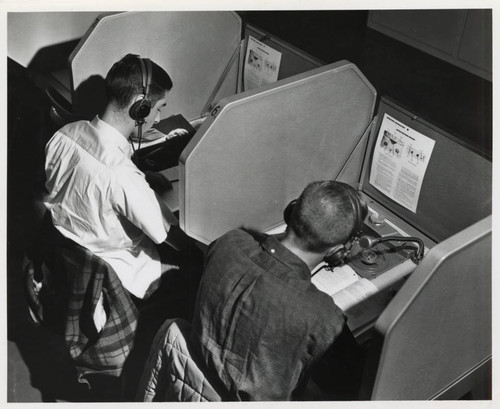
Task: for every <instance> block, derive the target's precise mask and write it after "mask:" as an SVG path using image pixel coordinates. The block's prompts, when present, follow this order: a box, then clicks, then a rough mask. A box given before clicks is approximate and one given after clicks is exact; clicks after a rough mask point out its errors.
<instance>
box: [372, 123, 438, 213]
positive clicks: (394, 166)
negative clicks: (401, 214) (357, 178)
mask: <svg viewBox="0 0 500 409" xmlns="http://www.w3.org/2000/svg"><path fill="white" fill-rule="evenodd" d="M434 144H435V141H434V140H432V139H431V138H429V137H427V136H425V135H423V134H421V133H420V132H417V131H416V130H414V129H412V128H410V127H409V126H407V125H405V124H403V123H401V122H400V121H397V120H396V119H394V118H393V117H391V116H389V115H387V114H384V118H383V120H382V125H381V126H380V130H379V133H378V137H377V142H376V144H375V150H374V152H373V159H372V167H371V173H370V183H371V184H372V185H373V186H375V187H376V188H377V189H378V190H380V191H381V192H382V193H384V194H386V195H387V196H388V197H389V198H391V199H392V200H394V201H395V202H397V203H399V204H400V205H401V206H404V207H406V208H407V209H409V210H411V211H412V212H414V213H416V211H417V205H418V198H419V196H420V189H421V188H422V182H423V179H424V176H425V172H426V170H427V165H428V163H429V160H430V158H431V154H432V150H433V149H434Z"/></svg>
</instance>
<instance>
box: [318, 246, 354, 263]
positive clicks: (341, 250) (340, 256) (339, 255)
mask: <svg viewBox="0 0 500 409" xmlns="http://www.w3.org/2000/svg"><path fill="white" fill-rule="evenodd" d="M347 254H348V249H347V248H346V246H345V245H343V244H338V245H336V246H335V247H334V248H333V249H331V250H330V251H329V252H328V254H327V255H326V256H325V257H324V258H323V261H324V262H325V263H326V264H328V267H329V268H333V267H338V266H340V265H342V264H344V260H345V258H346V256H347Z"/></svg>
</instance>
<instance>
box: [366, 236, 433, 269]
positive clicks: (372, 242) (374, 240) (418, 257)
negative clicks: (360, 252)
mask: <svg viewBox="0 0 500 409" xmlns="http://www.w3.org/2000/svg"><path fill="white" fill-rule="evenodd" d="M384 241H404V242H410V243H416V244H417V246H418V248H417V251H416V252H415V255H414V256H413V257H412V258H411V260H412V261H413V262H414V263H415V264H418V263H420V262H421V261H422V259H423V258H424V250H425V245H424V242H423V241H422V240H421V239H419V238H418V237H403V236H385V237H371V236H362V237H360V238H359V240H358V243H359V245H360V246H361V247H362V248H364V249H370V248H372V247H374V246H376V245H377V244H378V243H382V242H384Z"/></svg>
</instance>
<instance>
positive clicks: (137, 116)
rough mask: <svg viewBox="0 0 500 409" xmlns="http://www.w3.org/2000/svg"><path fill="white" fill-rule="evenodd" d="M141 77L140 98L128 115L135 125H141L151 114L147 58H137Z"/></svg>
mask: <svg viewBox="0 0 500 409" xmlns="http://www.w3.org/2000/svg"><path fill="white" fill-rule="evenodd" d="M139 62H140V64H141V76H142V97H141V98H140V99H139V100H137V101H135V102H134V103H133V104H132V106H131V107H130V110H129V115H130V117H131V118H132V119H134V120H135V121H136V122H137V123H139V124H143V123H144V119H145V118H147V116H148V115H149V113H150V112H151V101H150V100H149V98H148V92H149V86H150V85H151V75H152V71H153V69H152V65H151V60H150V59H149V58H139Z"/></svg>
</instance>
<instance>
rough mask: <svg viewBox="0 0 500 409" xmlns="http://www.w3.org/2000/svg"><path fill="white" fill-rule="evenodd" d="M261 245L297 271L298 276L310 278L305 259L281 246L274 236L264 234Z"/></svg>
mask: <svg viewBox="0 0 500 409" xmlns="http://www.w3.org/2000/svg"><path fill="white" fill-rule="evenodd" d="M261 246H262V248H263V249H264V250H266V251H267V252H268V253H269V254H270V255H271V256H273V257H274V258H275V259H277V260H278V261H280V262H281V263H283V264H285V265H287V266H288V267H289V268H290V270H292V271H294V272H297V274H298V275H299V276H300V278H302V279H307V280H310V279H311V271H310V270H309V267H308V266H307V264H306V263H305V261H304V260H302V259H301V258H300V257H299V256H297V255H295V254H294V253H292V252H291V251H290V250H288V249H287V248H286V247H285V246H283V244H281V242H280V241H279V240H278V239H277V238H276V237H275V236H266V237H265V238H264V239H263V240H262V241H261Z"/></svg>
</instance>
